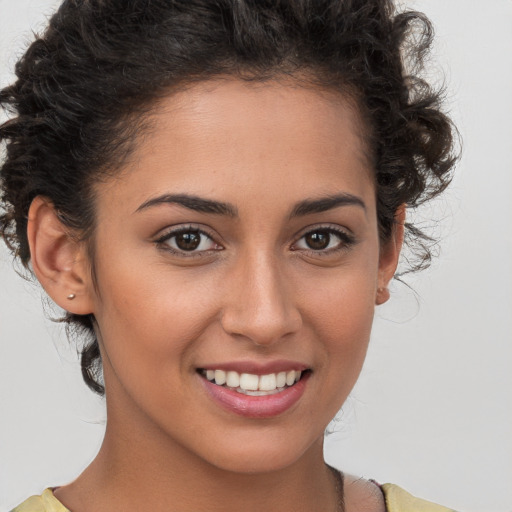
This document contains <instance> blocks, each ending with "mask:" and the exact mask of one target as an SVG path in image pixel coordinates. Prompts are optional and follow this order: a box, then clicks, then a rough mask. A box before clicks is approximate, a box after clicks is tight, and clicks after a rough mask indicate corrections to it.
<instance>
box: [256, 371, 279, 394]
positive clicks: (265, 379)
mask: <svg viewBox="0 0 512 512" xmlns="http://www.w3.org/2000/svg"><path fill="white" fill-rule="evenodd" d="M258 389H259V390H260V391H273V390H274V389H276V374H275V373H271V374H269V375H262V376H261V377H260V385H259V386H258Z"/></svg>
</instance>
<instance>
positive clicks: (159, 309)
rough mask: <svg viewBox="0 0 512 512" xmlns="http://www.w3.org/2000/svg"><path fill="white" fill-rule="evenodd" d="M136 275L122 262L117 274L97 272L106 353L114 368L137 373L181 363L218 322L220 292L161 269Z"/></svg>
mask: <svg viewBox="0 0 512 512" xmlns="http://www.w3.org/2000/svg"><path fill="white" fill-rule="evenodd" d="M133 269H134V267H132V266H131V265H129V263H128V264H127V263H125V262H124V261H122V260H120V261H119V262H118V265H116V266H115V269H114V268H110V269H98V281H99V282H100V283H101V290H100V294H99V299H98V304H97V307H96V313H95V316H96V320H97V323H98V326H99V328H100V332H101V336H102V338H103V342H104V344H105V349H106V351H107V352H108V355H109V357H110V359H111V360H112V361H111V362H112V363H114V364H115V361H114V359H115V360H116V361H117V360H119V361H120V362H121V363H122V365H123V367H132V370H134V371H135V369H136V368H142V367H144V366H145V363H146V364H147V366H148V367H151V365H154V364H156V365H157V366H162V365H167V364H170V362H174V363H176V357H177V355H180V356H181V357H183V354H185V355H186V353H188V352H191V351H192V350H193V348H194V340H196V339H197V338H198V337H199V335H200V333H201V332H202V331H203V330H204V328H205V325H207V324H208V323H209V322H210V321H211V319H212V317H214V315H215V311H216V297H215V296H214V295H213V294H212V292H211V289H212V287H213V288H215V286H214V284H213V283H211V282H209V281H208V280H204V279H201V280H199V281H198V279H197V276H192V275H191V273H188V272H183V271H181V272H176V271H174V272H173V271H172V270H169V269H166V268H165V267H164V266H162V265H156V266H154V267H151V265H147V266H146V267H145V268H137V270H136V271H134V270H133ZM210 281H211V279H210ZM198 282H199V283H200V284H197V283H198ZM191 283H195V284H194V286H191ZM187 351H188V352H187Z"/></svg>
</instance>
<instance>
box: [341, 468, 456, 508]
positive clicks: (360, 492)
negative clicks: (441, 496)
mask: <svg viewBox="0 0 512 512" xmlns="http://www.w3.org/2000/svg"><path fill="white" fill-rule="evenodd" d="M344 495H345V510H346V511H347V512H352V511H357V512H455V511H454V510H452V509H450V508H446V507H442V506H441V505H436V504H435V503H431V502H429V501H425V500H423V499H420V498H416V497H415V496H413V495H412V494H409V493H408V492H407V491H404V490H403V489H402V488H401V487H399V486H398V485H394V484H384V485H379V484H377V483H376V482H374V481H373V480H365V479H364V478H358V477H355V476H352V475H345V477H344Z"/></svg>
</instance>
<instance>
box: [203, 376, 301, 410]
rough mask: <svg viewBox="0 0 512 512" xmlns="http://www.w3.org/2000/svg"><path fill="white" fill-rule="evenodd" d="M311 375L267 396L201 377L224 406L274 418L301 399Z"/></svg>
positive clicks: (210, 393) (211, 393)
mask: <svg viewBox="0 0 512 512" xmlns="http://www.w3.org/2000/svg"><path fill="white" fill-rule="evenodd" d="M309 376H310V373H309V372H308V373H306V374H305V375H304V376H303V377H302V378H301V379H300V380H299V381H298V382H296V383H295V384H294V385H293V386H291V387H289V388H286V389H284V390H283V391H280V392H279V393H275V394H273V395H266V396H250V395H244V394H243V393H238V392H237V391H234V390H233V389H230V388H226V387H223V386H217V384H214V383H213V382H210V381H209V380H207V379H205V378H204V377H200V378H201V381H202V382H203V385H204V387H205V389H206V391H207V393H208V394H209V395H210V397H211V398H212V399H213V401H214V402H216V403H217V404H218V405H220V406H221V407H222V408H224V409H226V410H228V411H230V412H233V413H235V414H238V415H239V416H245V417H247V418H272V417H274V416H278V415H280V414H283V413H284V412H286V411H287V410H288V409H290V408H291V407H292V406H293V405H295V404H296V403H297V402H298V401H299V399H300V397H301V396H302V395H303V393H304V390H305V389H306V384H307V381H308V379H309Z"/></svg>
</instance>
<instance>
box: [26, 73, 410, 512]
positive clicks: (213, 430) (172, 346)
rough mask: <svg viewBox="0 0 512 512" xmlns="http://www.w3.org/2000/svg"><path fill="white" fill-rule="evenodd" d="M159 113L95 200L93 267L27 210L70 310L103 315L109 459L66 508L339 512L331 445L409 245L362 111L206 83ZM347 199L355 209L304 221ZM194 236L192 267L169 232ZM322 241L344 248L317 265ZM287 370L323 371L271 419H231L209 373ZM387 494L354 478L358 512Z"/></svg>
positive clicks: (350, 488)
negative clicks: (382, 215)
mask: <svg viewBox="0 0 512 512" xmlns="http://www.w3.org/2000/svg"><path fill="white" fill-rule="evenodd" d="M155 111H156V112H157V114H156V115H155V117H154V119H153V129H152V130H151V131H150V133H149V134H147V135H145V136H144V137H141V139H140V141H139V142H138V143H137V149H136V152H135V155H134V157H133V158H132V161H131V163H130V164H129V165H128V166H127V167H126V169H124V170H123V171H122V172H121V173H120V174H119V175H118V176H117V177H116V178H114V179H113V180H112V181H111V182H109V183H102V184H99V185H98V186H97V189H96V192H97V197H96V213H97V229H96V232H95V234H94V240H93V243H94V246H95V257H94V258H95V259H94V262H91V261H89V260H88V256H87V254H88V253H87V250H86V247H85V244H84V243H83V242H82V243H77V242H76V238H74V237H72V236H70V234H69V232H68V231H67V230H66V228H65V227H64V226H62V225H61V224H60V222H59V221H58V218H57V216H56V215H55V212H54V211H53V208H52V205H51V203H49V202H48V201H46V200H45V199H44V198H37V199H36V200H35V201H34V203H33V205H32V208H31V211H30V215H29V239H30V243H31V250H32V255H33V256H32V258H33V266H34V270H35V272H36V275H37V276H38V278H39V279H40V281H41V282H42V283H43V285H44V286H45V288H46V290H47V291H48V293H49V294H50V295H51V296H52V298H53V299H54V300H55V301H56V302H57V303H58V304H59V305H61V306H62V307H65V308H66V309H68V310H70V311H72V312H75V313H78V314H86V313H92V314H94V317H95V319H96V323H97V326H96V330H97V335H98V337H99V341H100V347H101V353H102V359H103V366H104V376H105V384H106V396H107V416H108V423H107V429H106V435H105V440H104V443H103V445H102V447H101V450H100V452H99V454H98V456H97V458H96V459H95V460H94V461H93V463H92V464H91V465H90V466H89V468H87V469H86V470H85V472H84V473H83V474H82V475H81V476H80V477H79V478H78V479H77V480H76V481H75V482H73V483H72V484H70V485H68V486H64V487H61V488H59V489H57V490H56V491H55V496H56V497H57V498H58V499H59V500H61V501H62V502H63V503H64V504H65V505H66V506H67V507H68V508H70V509H71V510H73V511H74V512H86V511H89V510H91V511H92V510H94V511H96V512H101V511H103V510H105V511H106V510H112V509H113V508H116V509H121V510H126V511H130V510H155V511H160V510H162V511H164V510H165V511H166V512H169V511H171V512H172V511H174V510H176V511H178V510H180V511H187V510H190V511H192V510H194V511H197V510H209V511H216V510H238V509H243V510H249V511H251V510H254V511H256V510H258V511H260V510H262V507H265V510H268V511H274V510H275V511H277V510H279V511H280V512H282V511H286V510H292V509H293V510H304V511H306V510H309V511H311V510H333V511H334V510H336V488H335V481H334V479H333V477H332V474H331V473H330V471H329V470H327V469H326V467H325V465H324V462H323V453H322V443H323V432H324V429H325V427H326V426H327V424H328V423H329V421H330V420H331V419H332V418H333V417H334V415H335V414H336V412H337V411H338V410H339V408H340V407H341V406H342V404H343V402H344V401H345V399H346V398H347V396H348V394H349V393H350V391H351V389H352V387H353V385H354V384H355V382H356V380H357V377H358V375H359V373H360V370H361V366H362V364H363V361H364V358H365V354H366V350H367V347H368V341H369V336H370V330H371V325H372V320H373V314H374V309H375V304H376V303H377V304H378V303H381V302H383V301H385V300H386V299H387V292H386V291H385V288H386V286H387V284H388V282H389V280H390V279H391V278H392V276H393V274H394V271H395V268H396V264H397V259H398V254H399V250H400V245H401V236H400V227H398V228H397V232H396V233H395V236H394V237H393V238H392V239H391V240H390V241H389V242H387V243H386V244H384V245H382V244H381V243H380V242H379V236H378V227H377V218H376V202H375V187H374V183H373V176H372V170H371V167H370V164H369V159H368V158H367V154H366V148H365V146H364V139H363V138H362V137H361V135H360V134H361V133H363V130H362V126H361V123H360V121H359V119H358V116H357V112H356V110H355V109H354V108H352V107H351V104H350V103H349V102H348V101H346V100H345V99H344V98H343V97H341V96H340V95H339V94H334V93H327V92H325V91H319V90H316V89H313V88H304V87H297V86H294V84H292V83H282V82H268V83H265V84H247V83H243V82H240V81H237V80H234V79H226V80H218V81H214V82H213V81H212V82H206V83H202V84H197V85H194V86H193V87H191V88H189V89H188V90H186V91H184V92H181V93H178V94H175V95H172V96H169V97H167V98H165V99H164V100H162V101H161V103H160V104H159V105H158V108H157V109H155ZM166 194H167V195H170V194H174V195H175V194H180V195H188V196H194V197H200V198H203V199H206V200H209V201H217V202H222V203H223V204H228V205H230V208H231V210H232V211H231V214H230V215H228V214H225V213H207V212H200V211H195V210H194V209H191V208H190V207H185V206H183V205H180V204H176V203H171V202H166V201H164V200H162V196H163V195H166ZM335 195H336V196H340V195H343V197H345V198H346V197H350V198H351V201H349V202H348V203H347V202H346V201H345V202H343V203H342V204H336V205H334V204H333V205H331V207H330V208H328V209H327V210H326V211H321V212H309V213H304V212H302V214H300V215H293V212H294V209H295V210H296V209H297V205H299V204H301V203H304V202H311V201H316V200H318V199H322V198H330V197H332V196H335ZM155 198H160V199H159V200H158V201H155ZM354 198H356V200H354ZM152 201H153V202H152ZM189 206H190V205H189ZM295 213H297V212H295ZM191 227H192V228H193V229H199V230H201V231H203V232H204V233H205V234H206V235H201V237H202V238H201V245H200V247H199V250H198V251H196V252H192V253H191V252H186V251H181V252H180V251H179V249H177V247H178V246H177V245H176V238H170V232H171V231H172V230H175V229H176V228H182V229H189V230H190V228H191ZM328 230H338V231H339V232H341V235H337V234H335V233H334V231H331V232H330V234H329V231H328ZM308 233H309V234H310V235H311V234H315V233H316V234H317V235H318V234H319V233H320V234H323V235H324V236H326V234H327V236H328V237H329V245H328V248H327V249H321V250H318V249H312V248H311V247H310V246H308V241H310V240H311V237H309V238H308V237H306V236H305V235H306V234H308ZM166 235H168V238H167V240H163V238H164V237H165V236H166ZM173 248H174V252H173ZM92 264H94V267H95V274H96V277H97V286H95V284H94V283H93V280H92V278H91V265H92ZM70 293H74V294H75V295H76V298H75V299H74V300H73V301H69V300H66V297H67V296H68V295H69V294H70ZM275 360H287V361H288V360H291V361H295V362H300V363H301V364H303V365H304V366H305V367H307V368H309V369H310V371H311V373H310V376H309V380H308V381H307V383H306V387H305V391H304V394H303V395H302V397H301V398H300V399H299V401H298V402H297V403H295V404H294V405H293V406H292V407H291V408H290V409H288V410H287V411H285V412H284V413H282V414H280V415H278V416H276V417H272V418H246V417H243V416H239V415H236V414H234V413H232V412H230V411H226V410H224V409H222V408H221V407H219V406H218V405H217V404H216V403H215V402H213V401H212V399H211V398H210V397H209V396H208V394H207V393H206V392H205V390H204V386H203V383H202V380H201V379H202V378H201V377H200V375H199V374H198V373H197V369H198V368H202V367H204V366H205V365H213V366H218V367H222V364H223V363H226V362H231V361H252V362H261V363H266V362H269V361H275ZM375 489H376V487H375V486H373V485H372V484H368V483H364V482H360V481H357V480H354V479H351V478H347V482H346V486H345V492H346V502H347V508H346V510H347V511H348V512H350V511H351V510H358V511H360V512H363V511H365V510H368V511H370V510H373V511H377V510H383V507H384V504H383V502H382V497H381V496H380V494H379V493H376V492H375Z"/></svg>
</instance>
